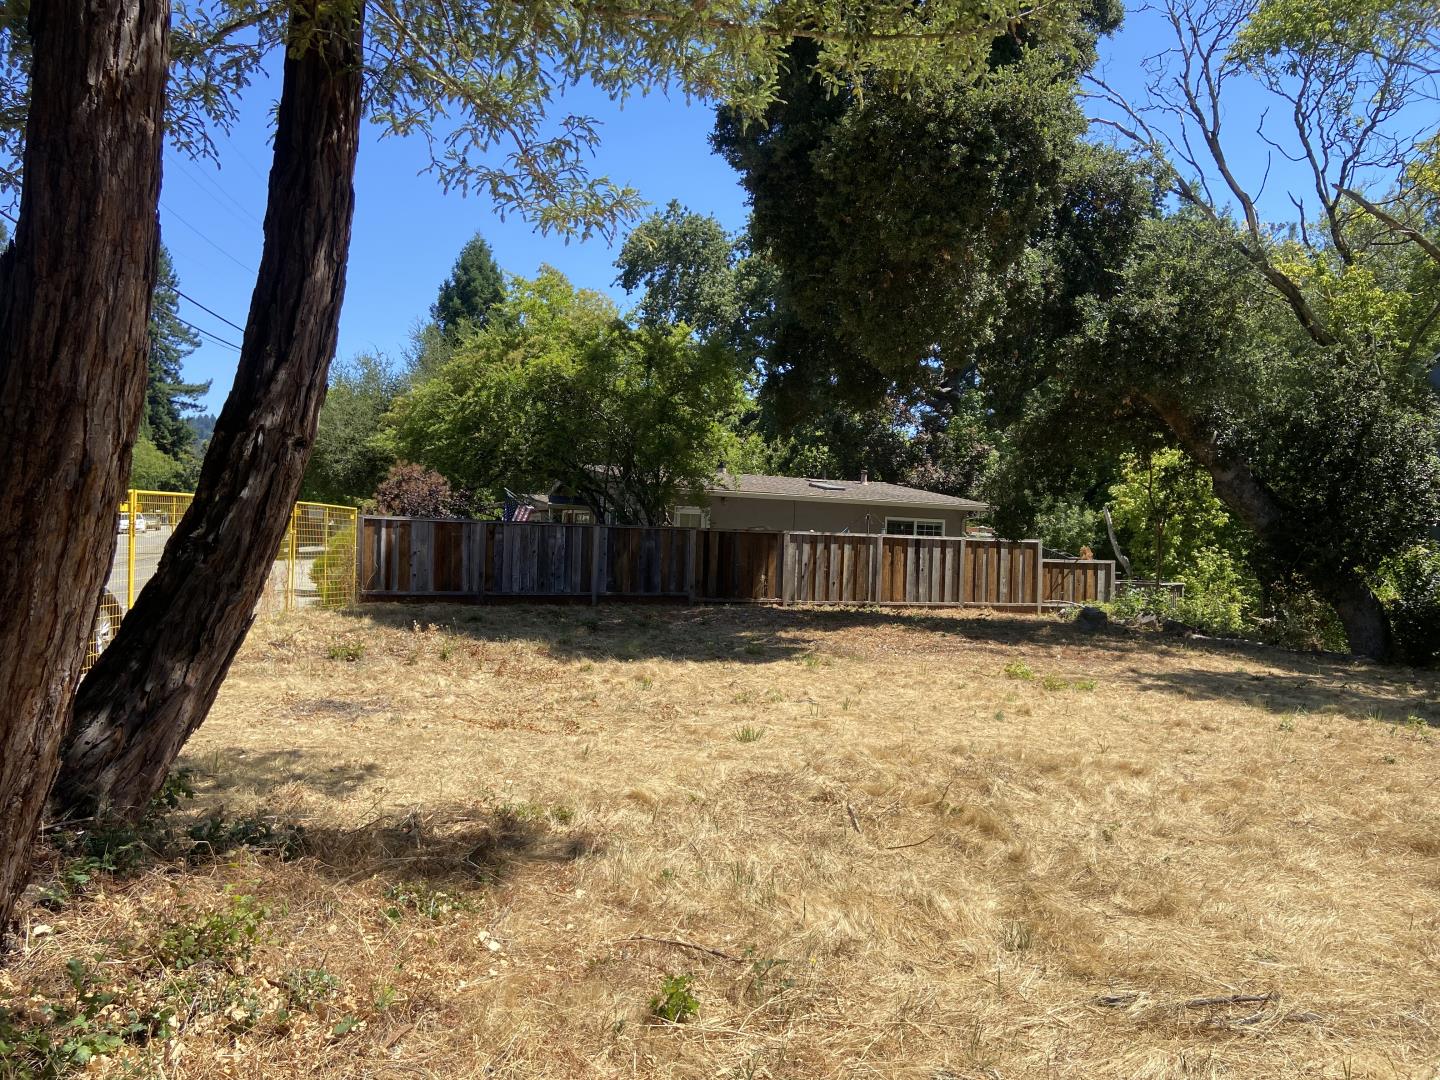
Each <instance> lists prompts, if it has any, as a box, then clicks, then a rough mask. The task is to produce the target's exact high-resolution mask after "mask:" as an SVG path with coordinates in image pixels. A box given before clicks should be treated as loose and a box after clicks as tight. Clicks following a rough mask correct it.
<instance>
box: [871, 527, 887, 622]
mask: <svg viewBox="0 0 1440 1080" xmlns="http://www.w3.org/2000/svg"><path fill="white" fill-rule="evenodd" d="M884 561H885V534H884V533H876V534H875V561H874V565H872V566H871V567H870V602H871V603H872V604H878V603H880V601H881V588H882V583H883V582H884V580H885V575H884V571H883V569H882V566H881V564H882V563H884Z"/></svg>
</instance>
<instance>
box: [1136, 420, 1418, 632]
mask: <svg viewBox="0 0 1440 1080" xmlns="http://www.w3.org/2000/svg"><path fill="white" fill-rule="evenodd" d="M1139 396H1140V397H1141V398H1142V399H1143V400H1144V401H1145V403H1146V404H1147V405H1149V406H1150V409H1151V411H1153V412H1154V413H1155V415H1156V416H1157V417H1159V418H1160V420H1161V422H1162V423H1163V424H1164V425H1165V426H1166V427H1167V428H1168V429H1169V430H1170V433H1171V434H1172V435H1173V436H1175V439H1176V441H1177V442H1179V444H1180V447H1181V449H1183V450H1184V451H1185V452H1186V453H1187V454H1188V455H1190V457H1191V458H1193V459H1194V460H1195V461H1196V462H1198V463H1199V464H1200V465H1201V467H1203V468H1204V469H1205V470H1206V471H1207V472H1208V473H1209V474H1210V479H1211V482H1212V483H1213V484H1214V486H1215V495H1216V497H1217V498H1218V499H1219V500H1220V501H1221V502H1222V503H1224V504H1225V506H1226V508H1227V509H1229V510H1230V511H1231V512H1232V513H1233V514H1234V515H1235V516H1236V517H1238V518H1239V519H1240V520H1241V522H1243V523H1244V525H1245V526H1246V528H1248V529H1249V530H1250V531H1251V532H1253V533H1254V534H1255V535H1256V536H1258V537H1259V538H1260V539H1261V540H1264V541H1268V542H1270V543H1273V544H1281V543H1284V540H1283V539H1277V537H1278V536H1279V533H1280V527H1281V524H1282V523H1283V522H1284V520H1285V507H1284V505H1283V504H1282V503H1281V501H1280V498H1279V496H1278V495H1276V494H1275V492H1273V491H1272V490H1270V488H1269V486H1268V485H1266V484H1265V483H1264V482H1263V481H1262V480H1261V479H1260V478H1259V477H1257V476H1256V475H1255V473H1254V472H1253V471H1252V470H1251V468H1250V466H1249V464H1248V463H1247V462H1245V461H1244V460H1242V459H1241V458H1239V457H1238V456H1236V455H1234V454H1229V453H1226V452H1225V451H1224V448H1223V447H1221V446H1220V445H1219V443H1218V442H1217V440H1216V439H1215V438H1214V436H1213V435H1212V434H1211V433H1210V432H1208V431H1207V430H1205V428H1204V427H1203V426H1202V425H1200V424H1198V423H1196V422H1195V420H1194V418H1193V417H1191V416H1190V415H1189V413H1188V412H1187V411H1186V410H1185V408H1184V407H1183V406H1182V405H1181V404H1180V402H1178V401H1177V400H1175V399H1173V398H1170V397H1167V396H1165V395H1163V394H1157V393H1145V392H1142V393H1140V394H1139ZM1306 579H1307V580H1308V581H1309V582H1310V584H1311V585H1312V586H1314V588H1315V591H1316V592H1318V593H1319V594H1320V595H1321V596H1323V597H1324V598H1325V599H1326V600H1328V601H1329V602H1330V604H1331V605H1332V606H1333V607H1334V608H1335V613H1336V615H1338V616H1339V617H1340V622H1341V624H1342V625H1343V626H1344V627H1345V638H1346V641H1348V642H1349V645H1350V651H1351V652H1352V653H1353V654H1354V655H1356V656H1364V657H1368V658H1369V659H1371V660H1388V659H1390V658H1391V656H1392V655H1393V653H1394V644H1395V643H1394V639H1393V636H1392V634H1391V630H1390V617H1389V616H1388V615H1387V614H1386V612H1385V608H1384V606H1383V605H1382V604H1381V603H1380V601H1379V600H1378V599H1377V598H1376V596H1375V593H1374V592H1373V591H1371V589H1370V586H1369V585H1367V584H1366V583H1365V581H1364V579H1363V578H1361V577H1360V575H1359V574H1358V573H1356V572H1355V571H1353V570H1352V571H1345V572H1339V573H1336V572H1323V571H1316V572H1314V573H1307V574H1306Z"/></svg>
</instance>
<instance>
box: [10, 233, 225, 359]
mask: <svg viewBox="0 0 1440 1080" xmlns="http://www.w3.org/2000/svg"><path fill="white" fill-rule="evenodd" d="M176 216H177V217H178V216H179V215H176ZM0 217H3V218H5V219H6V220H7V221H9V222H10V223H11V224H12V225H19V224H20V223H19V222H18V221H16V220H15V219H14V218H13V217H11V216H10V214H9V213H8V212H7V211H5V210H0ZM182 220H183V219H182ZM185 224H187V225H189V224H190V223H189V222H188V221H187V222H185ZM190 227H191V228H192V229H193V228H194V226H193V225H191V226H190ZM197 231H198V230H197ZM237 261H238V260H237ZM175 292H176V293H178V294H179V295H180V296H181V297H183V298H184V299H186V300H189V301H190V303H192V304H194V305H195V306H196V307H198V308H199V309H200V310H201V311H203V312H205V313H206V314H207V315H213V316H215V318H217V319H219V320H220V321H221V322H222V323H224V324H225V325H226V326H229V327H232V328H233V329H236V330H239V331H240V333H242V334H243V333H245V328H244V327H243V326H239V325H237V324H235V323H233V322H231V321H230V320H229V319H227V318H225V316H224V315H221V314H220V313H219V312H217V311H212V310H211V309H210V308H208V307H206V306H205V305H204V304H202V303H200V301H199V300H196V299H195V298H194V297H193V296H186V295H185V294H184V293H183V292H180V290H179V289H176V290H175ZM175 321H176V322H178V323H181V324H183V325H185V326H188V327H189V328H190V329H191V330H194V331H195V333H197V334H199V335H200V336H202V337H207V338H209V339H210V340H211V341H213V342H215V343H217V344H219V345H224V346H225V347H226V348H227V349H234V350H235V351H236V352H240V351H241V350H240V346H239V345H236V344H235V343H234V342H233V341H226V340H225V339H224V338H222V337H221V336H220V335H219V334H212V333H211V332H210V331H209V330H206V329H204V328H203V327H199V326H196V325H195V324H194V323H192V322H190V321H189V320H188V319H182V318H181V317H180V316H179V315H176V316H175Z"/></svg>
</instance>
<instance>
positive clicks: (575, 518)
mask: <svg viewBox="0 0 1440 1080" xmlns="http://www.w3.org/2000/svg"><path fill="white" fill-rule="evenodd" d="M560 520H561V521H562V522H563V523H565V524H566V525H589V524H590V523H591V522H593V521H594V520H595V515H594V514H592V513H591V512H590V511H589V510H561V511H560Z"/></svg>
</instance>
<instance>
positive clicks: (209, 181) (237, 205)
mask: <svg viewBox="0 0 1440 1080" xmlns="http://www.w3.org/2000/svg"><path fill="white" fill-rule="evenodd" d="M178 164H179V166H180V169H181V171H182V172H183V173H184V174H185V175H186V176H188V177H189V178H190V180H191V181H192V182H193V183H194V184H195V186H196V187H199V188H201V189H202V190H204V192H205V194H206V195H208V196H210V198H211V199H212V200H213V201H215V204H216V205H217V206H219V207H220V208H221V209H222V210H225V211H227V212H229V213H231V214H233V213H235V211H236V210H238V211H239V212H240V213H241V214H243V215H244V216H245V217H247V218H249V219H250V220H251V221H253V222H254V223H255V224H256V225H263V224H264V222H262V221H261V220H260V219H259V218H257V217H256V216H255V215H254V213H252V212H251V210H250V208H249V207H247V206H246V205H245V204H244V203H242V202H241V201H240V200H239V199H237V198H235V196H234V195H231V194H230V192H229V191H227V190H226V189H225V186H224V185H223V184H221V183H220V182H219V181H218V180H215V179H214V178H212V177H209V176H206V175H205V173H203V172H200V171H198V169H192V168H191V167H190V166H189V164H187V163H186V162H185V160H184V159H183V158H182V159H180V160H179V161H178ZM216 192H218V193H219V194H220V196H221V197H222V198H224V199H225V200H226V202H228V203H229V204H230V205H229V206H226V205H225V204H224V203H221V202H220V201H219V200H218V199H216V198H215V193H216ZM231 207H234V209H233V210H232V209H231Z"/></svg>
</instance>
